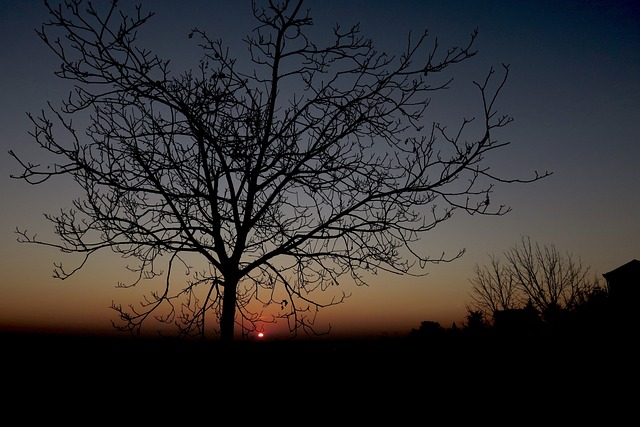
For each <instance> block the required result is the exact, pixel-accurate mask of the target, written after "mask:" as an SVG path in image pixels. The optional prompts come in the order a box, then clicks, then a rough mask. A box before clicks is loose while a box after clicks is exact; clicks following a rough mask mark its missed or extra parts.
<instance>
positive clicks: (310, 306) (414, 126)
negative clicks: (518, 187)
mask: <svg viewBox="0 0 640 427" xmlns="http://www.w3.org/2000/svg"><path fill="white" fill-rule="evenodd" d="M100 6H101V7H102V6H105V4H104V3H103V4H101V5H100ZM47 7H48V10H49V13H50V17H51V19H50V21H49V22H47V23H46V24H45V25H44V26H43V27H42V30H40V31H38V34H39V36H40V38H41V39H42V40H43V41H44V42H45V43H46V45H47V46H48V47H49V48H50V49H51V50H52V51H53V52H54V53H55V54H56V55H57V57H58V58H59V59H60V61H61V67H60V69H59V70H58V71H57V72H56V74H57V76H58V77H60V78H62V79H63V80H66V81H70V82H73V83H74V90H73V92H72V93H71V95H70V96H69V98H68V99H67V100H65V101H64V102H63V104H62V107H60V108H56V107H54V106H52V105H51V104H50V113H45V112H44V111H43V112H42V114H40V115H37V116H36V115H30V117H31V119H32V121H33V124H34V125H35V131H34V133H33V136H34V137H35V140H36V141H37V143H38V144H39V145H40V147H42V148H43V149H44V150H46V151H47V152H49V153H50V154H51V155H52V157H53V158H55V159H57V160H56V161H53V163H52V164H50V165H42V166H41V165H34V164H32V163H30V162H28V161H25V160H22V159H21V158H20V157H19V156H17V155H15V154H13V153H11V154H12V155H14V157H16V159H18V161H19V162H20V164H21V165H22V167H23V172H22V173H21V174H20V175H18V176H17V177H18V178H22V179H24V180H26V181H27V182H29V183H33V184H37V183H39V182H42V181H45V180H47V179H49V178H51V177H54V176H56V175H67V176H71V177H72V178H73V179H74V180H75V182H76V183H77V184H78V185H79V187H80V188H81V189H82V190H83V193H84V198H83V199H81V200H77V201H75V202H74V207H73V208H72V209H69V210H66V211H63V212H62V213H61V214H59V215H51V216H48V219H49V220H50V221H51V222H52V223H53V225H54V227H55V231H56V233H57V235H58V236H59V237H60V239H61V242H45V241H41V240H38V239H36V237H35V235H31V234H27V232H26V230H24V231H19V233H20V235H21V240H22V241H24V242H29V243H36V244H45V245H52V246H55V247H57V248H59V249H61V250H62V251H64V252H70V253H80V254H84V257H85V258H84V261H83V262H82V263H81V264H80V266H79V267H77V268H80V267H82V265H84V264H85V262H86V260H87V259H88V258H89V257H90V256H92V255H93V254H95V253H96V252H98V251H100V250H103V249H111V250H113V251H115V252H116V253H119V254H121V255H122V256H124V257H128V258H132V259H136V260H138V264H137V265H134V266H131V267H130V268H132V269H133V270H134V271H136V272H137V273H138V278H137V280H135V281H133V283H130V284H128V285H127V286H129V285H135V284H136V283H138V281H139V280H140V279H142V278H151V277H156V276H157V275H159V274H161V273H162V272H161V270H160V268H159V267H158V265H157V264H159V263H160V262H164V261H166V263H167V264H166V265H167V267H166V268H165V271H164V273H162V274H165V275H166V285H165V288H164V289H162V290H161V291H160V292H157V293H153V294H152V295H151V296H149V297H148V298H147V299H146V300H145V301H144V302H143V304H142V305H141V306H140V307H134V306H131V307H130V309H127V310H125V309H123V308H122V306H119V305H114V309H116V310H117V311H118V313H119V315H120V318H121V319H122V320H123V321H124V324H123V326H121V327H122V328H123V329H126V330H130V331H132V332H133V331H138V332H139V331H140V327H141V325H142V323H143V321H144V320H145V319H146V318H147V317H148V316H149V315H151V314H152V313H154V312H155V313H157V312H159V307H161V306H167V305H168V306H169V307H170V308H169V314H168V315H166V316H163V317H161V319H160V320H162V321H166V322H175V323H177V324H178V325H179V326H180V328H181V329H180V331H181V333H182V334H185V335H192V334H201V335H204V331H205V319H206V318H207V317H206V316H205V313H207V312H213V313H215V320H216V323H214V325H217V324H218V323H217V322H219V328H220V334H221V338H222V340H223V341H230V340H233V337H234V325H236V324H238V325H243V328H244V329H243V332H245V330H246V331H251V330H255V327H256V326H255V325H256V324H257V322H258V320H260V315H261V311H262V307H268V306H275V307H276V308H277V309H278V312H277V313H278V314H277V316H276V317H275V318H286V319H288V322H289V326H290V328H291V331H297V330H299V329H300V328H302V329H303V330H305V331H307V332H308V331H309V329H308V328H310V330H311V332H314V331H313V328H312V326H313V320H314V318H315V313H316V312H317V310H318V309H319V308H321V307H323V306H327V305H332V304H337V303H340V302H342V301H343V299H344V297H345V296H347V295H346V294H344V293H343V294H342V296H337V297H331V298H329V299H325V300H324V301H322V300H321V299H320V298H318V293H316V292H314V291H324V290H327V288H329V287H331V286H334V285H337V284H338V283H339V280H340V279H341V278H342V277H343V276H345V275H346V276H348V277H350V280H352V281H353V282H355V283H356V284H363V283H365V282H364V276H363V273H364V272H376V271H387V272H393V273H399V274H420V270H421V269H422V268H424V265H425V263H427V262H431V261H443V260H451V259H455V258H456V257H457V256H459V255H460V254H458V255H454V256H452V257H449V258H446V259H445V258H444V257H437V258H431V257H430V256H428V255H425V254H421V253H417V251H416V250H415V249H414V246H413V244H414V243H415V242H417V241H418V240H419V239H420V237H421V236H422V235H423V233H424V232H427V231H429V230H431V229H433V228H434V227H435V226H437V225H438V224H439V223H441V222H442V221H445V220H447V219H449V218H450V217H451V215H452V212H453V211H454V210H456V209H461V210H463V211H466V212H468V213H472V214H475V213H478V214H485V215H502V214H505V213H507V212H508V211H509V208H508V207H505V206H502V205H501V206H495V207H494V205H491V206H490V203H489V201H490V196H491V194H492V192H493V185H494V183H496V182H502V183H513V182H532V181H536V180H538V179H540V178H541V177H543V176H545V175H546V174H542V175H539V174H538V173H537V172H536V173H535V176H532V177H530V178H527V179H507V178H504V177H498V176H495V175H494V174H492V172H491V171H490V170H489V167H488V166H487V165H486V164H485V157H486V156H488V155H489V154H490V153H491V152H493V151H494V150H497V149H500V148H503V147H505V146H506V145H507V144H508V143H507V142H501V141H499V140H498V139H497V138H496V134H495V131H497V130H499V129H500V128H503V127H504V126H506V125H507V124H509V123H510V122H511V118H510V117H509V116H506V115H499V114H498V113H497V110H496V106H497V98H498V95H499V93H500V91H501V90H502V88H503V86H504V84H505V82H506V79H507V75H508V71H509V69H508V67H507V66H504V67H503V68H502V69H501V71H502V73H501V74H502V76H501V77H496V71H495V70H493V69H491V70H489V72H488V74H487V75H486V78H484V79H482V80H481V81H479V82H477V83H476V87H477V89H478V95H479V98H478V99H479V103H478V107H479V110H478V113H479V115H480V120H479V121H478V125H479V129H473V133H475V132H476V131H477V132H478V133H477V134H475V135H473V133H472V131H471V129H470V126H469V124H470V122H471V121H472V119H463V120H461V122H460V123H461V124H460V126H459V127H457V128H456V129H451V130H450V129H448V128H447V127H446V126H444V125H442V124H439V123H434V124H432V125H427V126H425V111H426V109H427V107H428V106H429V101H430V98H431V96H432V95H433V94H434V93H435V92H439V91H441V90H445V89H447V88H448V87H449V85H450V83H451V81H452V79H451V77H450V76H446V74H445V72H446V71H448V69H449V68H450V67H451V66H453V65H455V64H457V63H460V62H462V61H465V60H467V59H468V58H471V57H472V56H474V55H475V53H476V52H475V51H474V50H473V44H474V41H475V39H476V32H473V33H472V34H471V37H470V39H469V43H468V44H467V45H464V46H460V47H452V48H450V49H445V50H443V49H442V48H441V47H440V45H439V43H438V41H437V40H435V41H434V42H431V43H429V40H430V38H429V37H428V33H427V32H424V33H422V34H420V35H419V36H418V37H417V38H412V37H409V39H408V42H407V45H406V48H405V50H403V51H402V52H401V53H400V54H399V55H396V56H390V55H387V54H385V53H382V52H378V51H377V50H376V49H375V48H374V46H373V43H372V42H371V40H369V39H367V38H365V37H363V36H362V35H361V34H360V31H359V28H358V26H353V27H349V28H342V27H340V26H336V27H335V28H334V30H333V34H331V38H330V40H329V41H328V42H327V43H326V44H324V45H319V44H317V43H316V42H314V41H312V40H311V39H309V38H308V35H307V30H308V28H309V27H310V26H311V25H312V23H313V21H312V18H311V16H310V14H309V11H308V10H304V9H303V2H302V1H301V0H300V1H288V0H286V1H283V2H282V3H277V2H275V1H271V0H269V1H268V2H266V3H265V5H264V7H261V6H260V5H258V4H255V3H254V4H253V16H254V18H255V19H256V23H257V26H256V28H255V30H254V32H253V33H252V34H251V35H250V36H248V37H247V38H246V40H245V41H246V45H247V47H248V51H249V55H250V60H251V61H252V63H253V68H252V69H244V70H240V69H238V67H237V66H236V61H235V60H234V58H233V57H232V55H231V53H230V51H229V50H228V48H227V47H225V46H224V45H223V43H222V41H221V40H218V39H215V38H212V37H210V36H209V35H208V34H207V33H206V32H205V31H203V30H201V29H197V28H196V29H193V31H192V32H191V33H190V34H188V38H190V39H194V40H198V41H199V44H200V46H201V47H202V49H203V56H202V58H201V60H200V62H199V65H198V66H197V68H195V69H192V70H188V71H186V72H184V73H182V74H179V75H176V74H174V73H172V72H171V68H170V66H169V61H166V60H164V59H161V58H160V57H158V56H157V55H155V54H153V53H152V52H151V51H149V50H147V49H145V48H143V47H140V46H139V45H138V32H139V31H141V30H142V27H143V26H144V25H146V24H147V22H148V21H149V20H150V19H151V18H152V16H153V13H147V12H143V10H142V8H141V7H140V6H137V7H136V8H135V10H132V11H129V12H127V11H126V10H125V9H119V7H118V4H117V1H115V0H114V1H113V2H112V3H111V4H110V5H108V7H106V8H104V9H101V8H96V6H95V5H94V4H93V3H87V4H83V3H82V1H81V0H70V1H66V2H65V3H64V4H63V5H59V6H57V7H54V6H50V5H49V4H48V3H47ZM186 36H187V34H185V37H186ZM443 77H444V78H443ZM496 78H497V80H495V79H496ZM51 114H52V115H53V118H51ZM71 116H73V117H83V118H85V119H87V120H88V126H87V127H86V132H85V133H80V132H78V131H77V130H76V128H75V127H74V124H75V123H78V121H74V122H73V123H72V120H71ZM57 125H60V127H58V126H57ZM59 129H61V130H62V131H60V130H59ZM193 255H197V256H200V257H201V258H202V259H203V260H204V261H205V262H206V264H207V265H208V268H206V269H205V270H204V271H197V272H196V273H195V274H194V275H193V276H192V278H193V279H192V280H191V281H189V282H188V283H187V284H186V286H184V287H182V288H179V289H178V290H174V289H173V285H174V282H175V281H176V280H175V278H174V277H173V275H174V271H175V267H176V265H177V264H178V263H180V262H182V263H183V264H184V266H185V267H187V268H188V267H189V265H190V264H189V262H188V261H187V258H188V257H191V256H193ZM77 268H76V269H72V270H65V269H63V268H62V266H61V265H59V266H58V268H57V269H56V274H57V275H58V277H60V278H66V277H68V276H69V275H71V274H73V272H74V271H76V270H77ZM178 283H180V282H178ZM182 284H183V283H182ZM321 294H324V293H321ZM177 301H180V307H181V308H179V309H178V308H176V307H179V305H178V304H177ZM252 302H253V304H252ZM255 302H258V303H259V304H258V305H256V304H255ZM156 310H158V311H156ZM252 328H254V329H252Z"/></svg>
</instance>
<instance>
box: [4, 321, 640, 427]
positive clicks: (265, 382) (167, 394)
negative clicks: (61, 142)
mask: <svg viewBox="0 0 640 427" xmlns="http://www.w3.org/2000/svg"><path fill="white" fill-rule="evenodd" d="M0 339H2V349H3V350H2V354H3V366H4V368H5V373H4V384H3V386H4V389H5V391H9V393H5V396H9V397H8V398H6V399H5V403H6V405H7V406H8V407H10V408H11V406H12V405H13V404H18V403H17V402H24V401H25V400H27V401H29V402H32V403H37V405H39V406H38V407H41V405H44V406H46V407H53V408H58V409H54V411H58V410H61V409H60V408H62V407H65V408H67V407H68V405H71V407H73V408H77V407H78V405H80V406H82V407H83V408H85V409H86V410H89V409H87V408H92V409H91V410H92V411H94V413H103V414H105V415H106V414H110V415H109V416H114V417H115V414H119V416H123V417H124V416H125V415H123V414H128V413H129V412H127V411H129V410H131V408H135V412H133V414H135V416H141V417H143V418H144V415H148V416H151V417H152V418H153V419H156V420H158V419H159V420H164V421H167V420H168V419H169V418H166V419H165V418H164V417H165V416H166V417H174V418H172V419H176V420H177V419H180V417H181V416H182V415H181V414H182V411H188V412H189V413H192V412H193V411H195V412H199V411H222V410H229V409H230V408H231V407H233V408H244V409H234V411H239V413H238V414H239V415H240V414H241V413H242V412H243V411H249V412H250V413H251V414H253V413H254V412H255V411H257V410H261V411H263V410H264V411H270V412H269V413H268V414H265V415H264V416H265V417H266V418H269V419H274V416H275V414H276V412H273V411H284V412H286V411H287V410H292V411H294V412H296V411H302V410H303V408H307V409H304V411H320V412H322V414H323V415H321V416H323V417H326V416H328V414H330V413H338V412H340V411H342V414H343V415H342V416H346V415H348V416H350V417H351V416H354V417H355V416H356V415H357V416H358V418H357V419H358V420H359V422H363V420H367V419H369V420H374V421H375V420H376V419H377V418H376V417H377V415H381V414H389V413H397V415H398V416H399V417H400V418H399V419H401V418H402V417H404V416H407V415H408V414H413V416H416V415H420V416H427V415H428V416H435V415H434V414H440V415H442V414H443V413H446V414H448V416H451V417H453V418H451V420H458V421H460V420H462V419H469V417H470V416H472V417H483V418H487V417H488V414H487V413H485V412H482V411H481V412H474V411H477V410H478V408H487V407H488V408H491V409H490V410H491V411H498V412H500V411H502V412H504V411H507V412H509V413H510V414H511V415H509V416H508V417H513V416H514V414H515V416H517V417H518V418H519V419H522V418H523V417H525V418H526V419H527V420H529V421H531V420H533V419H537V418H538V417H539V418H540V419H543V418H545V417H550V416H553V417H555V418H554V419H555V420H556V421H558V420H563V419H564V417H565V416H567V417H569V416H570V417H569V418H567V421H569V420H570V421H574V422H575V421H576V420H577V419H578V418H576V417H587V416H588V418H589V419H593V417H597V416H599V417H603V416H606V417H607V418H606V420H608V421H611V420H612V419H613V418H615V417H618V416H621V414H624V413H626V412H628V411H630V410H631V409H632V408H635V407H636V402H635V398H633V403H630V402H629V399H630V398H632V397H633V396H635V397H636V398H637V394H628V393H626V392H624V391H623V390H624V389H625V388H624V386H621V382H622V383H624V384H629V385H630V384H633V385H634V386H635V381H637V378H638V377H637V373H638V360H640V359H639V358H638V357H637V356H638V351H637V350H636V349H635V346H634V345H632V344H631V342H630V341H628V340H624V339H621V338H620V337H613V336H609V337H607V336H600V337H598V338H597V339H592V338H589V337H585V336H582V337H579V338H573V339H569V338H567V337H563V339H547V338H544V339H538V340H530V339H522V338H514V337H511V338H509V339H506V338H504V339H489V340H483V339H476V340H471V339H434V340H428V339H420V340H411V339H408V338H380V339H366V340H364V339H363V340H358V339H349V340H346V339H345V340H329V339H322V340H296V341H264V342H236V343H233V344H232V345H230V346H225V345H222V344H221V343H219V342H198V341H179V340H175V339H128V338H127V339H120V338H110V337H91V336H65V335H37V334H3V335H0ZM634 393H635V392H634ZM12 402H13V403H12ZM267 402H269V407H268V408H263V409H258V407H260V408H262V407H263V406H264V405H266V404H267ZM274 402H275V403H277V405H278V407H277V409H276V408H275V407H273V406H271V405H272V404H273V403H274ZM60 405H62V406H60ZM185 405H186V406H185ZM225 405H231V406H230V407H226V409H225ZM234 405H235V406H234ZM237 405H240V406H237ZM452 406H454V407H458V406H459V407H460V408H459V410H453V412H451V411H452V409H451V407H452ZM492 406H495V408H492ZM287 408H288V409H287ZM340 408H342V409H340ZM445 408H447V409H446V411H445ZM473 408H475V409H473ZM14 409H15V408H14ZM614 409H615V413H613V414H611V413H610V412H609V411H611V410H614ZM327 411H328V412H327ZM336 411H338V412H336ZM345 411H346V412H345ZM425 411H426V412H425ZM458 411H461V412H458ZM469 411H471V412H469ZM558 411H560V412H558ZM576 411H578V412H580V411H582V412H580V414H579V415H578V414H576ZM585 411H586V412H585ZM163 413H164V414H165V415H163ZM296 413H297V412H296ZM73 414H74V416H78V413H75V412H74V413H73ZM603 414H604V415H603ZM33 416H35V417H36V418H40V417H43V418H42V419H45V418H46V419H48V420H50V418H49V417H50V414H49V413H46V414H45V413H42V412H38V413H34V414H33ZM130 416H131V415H126V417H130ZM319 416H320V415H319ZM336 416H337V415H336ZM501 416H506V414H504V413H503V414H502V415H501ZM175 417H178V418H175ZM460 417H462V418H460ZM612 417H613V418H612ZM92 418H93V416H92ZM266 418H265V419H266ZM312 418H314V419H315V416H312ZM488 418H491V417H488ZM198 419H205V418H198ZM341 419H343V420H345V419H344V418H341ZM348 419H351V418H348ZM473 419H477V418H473ZM509 419H510V418H509ZM601 419H602V418H601ZM145 420H146V421H149V419H146V418H145ZM354 422H355V418H354ZM454 424H455V423H454ZM505 425H529V424H527V423H524V424H522V423H518V422H516V423H514V424H510V423H509V424H505Z"/></svg>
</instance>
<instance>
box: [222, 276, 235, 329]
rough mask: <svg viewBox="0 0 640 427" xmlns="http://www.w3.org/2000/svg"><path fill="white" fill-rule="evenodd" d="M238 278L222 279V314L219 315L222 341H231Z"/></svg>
mask: <svg viewBox="0 0 640 427" xmlns="http://www.w3.org/2000/svg"><path fill="white" fill-rule="evenodd" d="M237 287H238V279H232V280H228V279H227V278H225V281H224V295H223V297H222V314H221V315H220V339H221V340H222V342H232V341H233V336H234V329H235V317H236V297H237V295H236V288H237Z"/></svg>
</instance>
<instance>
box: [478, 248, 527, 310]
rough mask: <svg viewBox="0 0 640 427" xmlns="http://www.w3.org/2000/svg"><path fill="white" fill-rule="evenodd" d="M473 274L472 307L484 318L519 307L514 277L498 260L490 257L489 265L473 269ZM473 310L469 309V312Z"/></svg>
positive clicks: (519, 302)
mask: <svg viewBox="0 0 640 427" xmlns="http://www.w3.org/2000/svg"><path fill="white" fill-rule="evenodd" d="M473 272H474V274H475V276H474V278H472V279H471V280H470V281H471V284H472V289H473V292H472V293H471V298H472V307H475V310H479V311H481V312H482V313H484V315H485V317H489V316H491V315H493V313H495V312H496V311H499V310H508V309H512V308H514V307H516V306H520V305H521V301H519V300H518V295H519V292H518V287H517V286H516V281H515V277H514V276H513V274H511V272H510V271H509V268H508V266H506V265H504V264H503V263H502V262H501V260H500V258H498V257H496V256H495V255H490V264H489V265H488V266H480V265H478V264H476V265H475V266H474V267H473ZM473 311H474V310H472V309H469V312H470V313H471V312H473Z"/></svg>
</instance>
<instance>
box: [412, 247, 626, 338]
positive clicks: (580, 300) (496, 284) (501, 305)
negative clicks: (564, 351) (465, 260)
mask: <svg viewBox="0 0 640 427" xmlns="http://www.w3.org/2000/svg"><path fill="white" fill-rule="evenodd" d="M503 256H504V258H500V257H497V256H495V255H491V256H490V263H489V265H485V266H480V265H477V264H476V266H475V267H474V273H475V276H474V277H473V278H472V279H471V280H470V282H471V284H472V290H471V297H472V302H471V303H470V304H469V305H468V306H467V315H466V318H465V321H464V322H462V324H461V326H460V327H459V326H458V325H456V324H455V323H454V324H453V325H452V326H451V327H450V328H445V327H443V326H442V325H441V324H440V323H439V322H435V321H423V322H421V324H420V327H419V328H417V329H415V328H414V329H412V330H411V331H410V337H411V338H430V339H433V338H443V337H453V336H457V337H463V336H464V337H473V338H477V337H509V338H517V337H522V338H526V337H566V336H568V335H574V336H601V335H603V334H608V335H611V334H612V332H616V333H617V332H623V333H626V332H628V331H629V330H631V328H632V325H633V313H631V312H629V311H628V310H624V311H623V310H620V304H619V303H618V302H617V301H615V300H614V299H613V298H611V296H610V293H609V290H608V289H607V288H606V287H604V286H603V285H602V284H601V282H600V280H598V278H597V277H595V275H594V276H593V278H590V273H589V270H590V269H589V267H586V266H585V265H583V264H582V262H581V261H580V260H579V259H576V258H575V257H573V255H571V254H569V253H563V252H560V251H559V250H558V249H557V248H556V247H555V246H554V245H541V244H539V243H534V242H532V241H531V239H530V238H528V237H524V238H522V240H521V242H520V244H518V245H516V246H514V247H512V248H511V249H510V250H508V251H506V252H504V254H503ZM625 306H626V307H628V304H626V305H625Z"/></svg>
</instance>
